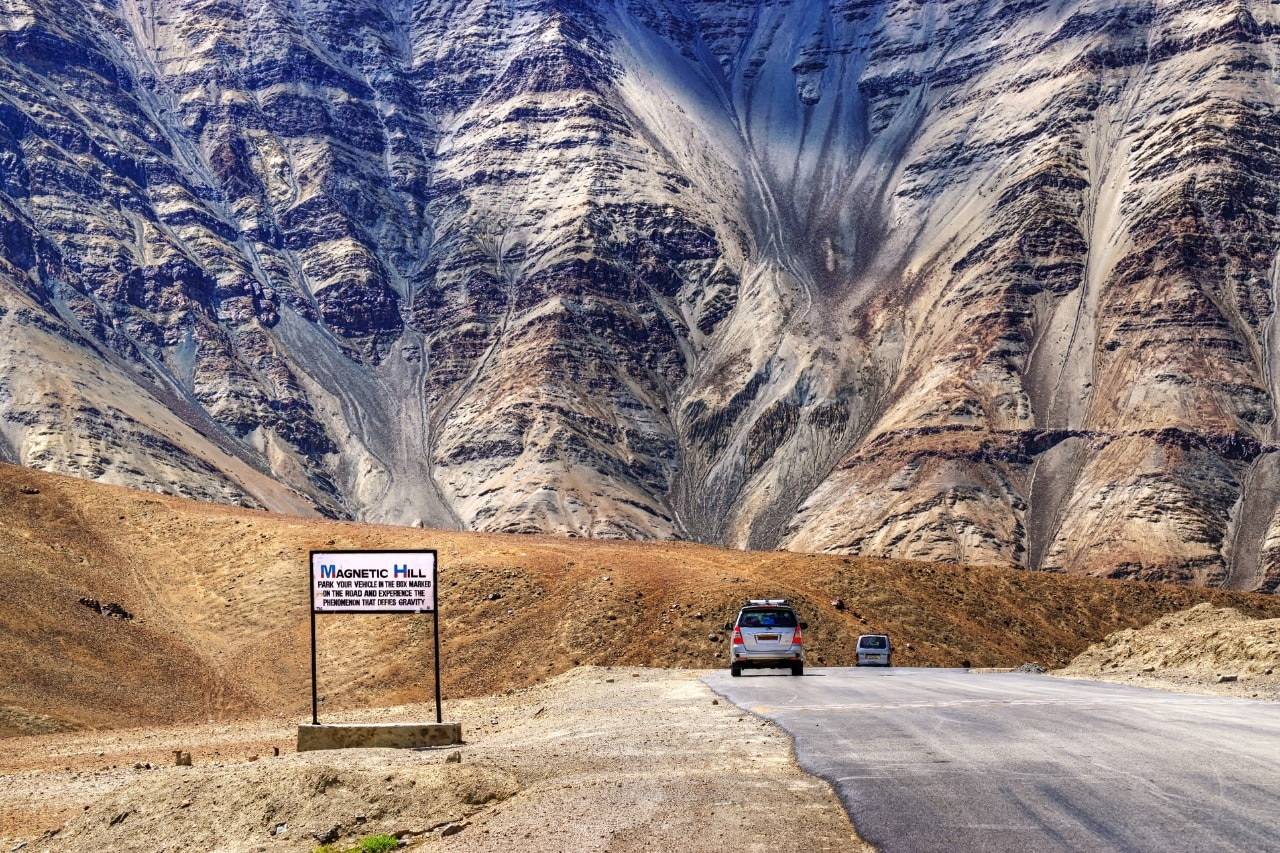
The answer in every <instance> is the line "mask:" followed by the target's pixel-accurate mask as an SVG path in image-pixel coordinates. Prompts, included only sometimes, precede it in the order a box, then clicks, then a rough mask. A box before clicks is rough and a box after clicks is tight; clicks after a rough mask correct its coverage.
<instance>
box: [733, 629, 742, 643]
mask: <svg viewBox="0 0 1280 853" xmlns="http://www.w3.org/2000/svg"><path fill="white" fill-rule="evenodd" d="M733 644H734V645H735V646H740V645H742V629H741V628H739V627H738V626H737V625H734V626H733Z"/></svg>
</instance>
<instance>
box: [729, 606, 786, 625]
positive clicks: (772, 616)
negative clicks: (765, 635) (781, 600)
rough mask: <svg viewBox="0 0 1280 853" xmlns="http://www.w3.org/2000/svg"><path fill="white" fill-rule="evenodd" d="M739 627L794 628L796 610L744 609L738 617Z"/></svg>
mask: <svg viewBox="0 0 1280 853" xmlns="http://www.w3.org/2000/svg"><path fill="white" fill-rule="evenodd" d="M738 627H739V628H794V627H796V612H795V611H794V610H744V611H742V616H741V617H739V619H738Z"/></svg>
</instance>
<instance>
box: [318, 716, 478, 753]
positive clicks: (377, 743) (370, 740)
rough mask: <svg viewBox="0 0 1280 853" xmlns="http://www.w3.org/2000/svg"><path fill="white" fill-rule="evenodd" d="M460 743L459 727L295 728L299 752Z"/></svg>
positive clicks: (352, 726) (366, 726) (460, 730)
mask: <svg viewBox="0 0 1280 853" xmlns="http://www.w3.org/2000/svg"><path fill="white" fill-rule="evenodd" d="M455 743H462V724H461V723H373V724H369V725H354V724H353V725H337V726H313V725H306V724H304V725H301V726H298V752H310V751H311V750H315V749H417V748H420V747H424V746H450V745H452V744H455Z"/></svg>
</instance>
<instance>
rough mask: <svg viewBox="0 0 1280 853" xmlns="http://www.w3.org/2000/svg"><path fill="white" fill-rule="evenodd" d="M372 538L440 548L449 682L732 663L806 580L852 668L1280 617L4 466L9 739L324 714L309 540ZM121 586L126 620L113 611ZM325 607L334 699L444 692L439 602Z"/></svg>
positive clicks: (984, 573)
mask: <svg viewBox="0 0 1280 853" xmlns="http://www.w3.org/2000/svg"><path fill="white" fill-rule="evenodd" d="M360 548H402V549H410V548H435V549H437V550H438V552H439V558H440V586H441V594H440V602H441V605H440V606H441V635H442V643H443V655H442V659H443V663H444V668H443V671H444V679H443V681H444V694H445V696H446V697H448V698H459V697H465V696H480V695H485V694H501V693H503V692H505V691H507V690H514V689H519V688H522V687H527V686H529V685H532V684H535V683H537V682H539V681H542V680H545V679H547V678H550V677H552V676H555V675H557V674H560V673H563V672H566V671H567V670H569V669H571V668H572V667H574V666H578V665H592V664H594V665H627V666H647V667H670V668H674V667H686V668H697V667H717V666H721V665H723V658H724V654H725V639H724V637H723V631H722V630H721V629H722V625H723V623H724V622H725V621H727V620H730V619H732V618H733V616H734V614H735V613H736V611H737V608H738V606H739V605H740V604H741V603H742V601H743V600H744V599H745V598H747V597H785V598H790V599H794V600H795V601H796V602H797V603H798V605H799V607H800V609H801V610H802V612H803V613H804V614H805V617H806V618H807V620H808V622H809V624H810V629H809V630H808V631H807V632H806V634H805V639H806V642H807V645H808V649H809V656H810V663H811V664H813V665H817V666H821V665H849V664H851V663H852V662H853V647H854V641H855V639H856V637H857V635H858V634H860V633H864V632H887V633H889V634H891V635H892V636H893V637H894V639H895V642H896V644H897V647H898V651H897V653H896V655H895V658H896V660H897V661H898V662H899V663H900V664H902V665H904V666H961V665H966V664H969V665H972V666H974V667H984V666H1017V665H1019V664H1022V663H1025V662H1028V661H1034V662H1036V663H1040V664H1043V665H1045V666H1048V667H1059V666H1063V665H1065V664H1066V663H1067V662H1069V661H1070V660H1071V659H1072V658H1074V657H1075V656H1076V655H1078V654H1080V653H1081V652H1082V651H1084V650H1085V649H1086V648H1087V647H1088V646H1089V645H1090V644H1091V643H1094V642H1097V641H1099V640H1101V639H1102V638H1103V637H1105V636H1106V635H1108V634H1110V633H1111V632H1113V631H1116V630H1119V629H1122V628H1131V627H1137V626H1141V625H1145V624H1147V623H1149V622H1151V621H1153V620H1155V619H1158V618H1160V617H1161V616H1163V615H1165V614H1168V613H1174V612H1177V611H1179V610H1184V609H1186V608H1188V607H1191V606H1193V605H1195V604H1198V603H1200V602H1204V601H1207V602H1212V603H1213V604H1214V605H1215V606H1231V607H1235V608H1237V609H1239V610H1241V611H1242V612H1244V613H1245V614H1246V615H1249V616H1267V617H1271V618H1276V617H1280V599H1278V598H1276V597H1274V596H1261V595H1248V594H1244V593H1230V592H1222V591H1215V590H1204V589H1193V588H1187V587H1173V586H1161V585H1154V584H1139V583H1126V582H1120V581H1109V580H1100V579H1097V578H1091V577H1069V576H1063V575H1050V574H1042V573H1034V572H1020V571H1015V570H1005V569H997V568H983V567H973V566H951V565H939V564H930V563H911V562H895V561H889V560H870V559H861V558H857V557H844V556H839V555H811V554H792V553H785V552H770V553H760V552H741V551H729V550H724V549H719V548H711V547H704V546H700V545H693V544H687V543H670V542H666V543H661V542H660V543H631V542H599V541H595V542H589V541H581V540H572V539H560V538H552V537H545V536H499V535H486V534H472V533H458V532H443V531H432V530H415V529H411V528H395V527H378V526H373V525H360V524H350V523H338V522H325V521H317V520H315V519H304V518H295V517H289V516H281V515H273V514H269V513H265V512H257V511H252V510H243V509H237V508H231V507H226V506H217V505H210V504H201V503H196V502H193V501H187V500H182V499H180V498H172V497H166V496H161V495H152V494H149V493H145V492H137V491H130V490H127V489H122V488H116V487H112V486H105V485H102V484H97V483H91V482H86V481H83V480H78V479H73V478H69V477H59V476H54V475H49V474H43V473H40V472H36V471H32V470H29V469H25V468H19V467H14V466H9V465H0V660H3V661H4V662H5V669H6V672H5V677H4V679H3V681H0V736H5V735H18V734H32V733H40V732H50V733H53V732H60V731H61V732H72V731H81V730H102V729H108V728H113V727H121V726H127V727H138V726H164V725H171V724H174V723H181V722H196V723H199V722H204V721H206V720H214V721H229V720H237V719H254V718H259V717H270V716H272V715H276V714H282V715H284V718H285V719H289V720H297V719H303V718H305V715H307V714H309V713H310V692H311V691H310V654H309V651H310V639H309V620H308V612H307V608H308V569H307V565H308V552H309V551H310V550H312V549H315V550H337V549H360ZM83 602H89V604H88V605H86V604H85V603H83ZM94 602H96V603H97V605H98V606H96V607H95V606H92V605H93V603H94ZM836 602H841V605H837V603H836ZM110 605H117V606H118V610H117V611H113V612H115V613H116V615H109V614H107V615H104V614H103V612H102V609H103V608H104V607H108V608H109V606H110ZM119 611H124V612H126V613H128V614H129V615H130V616H132V618H127V619H126V618H123V616H122V615H121V614H120V612H119ZM318 621H319V626H318V628H319V643H318V645H319V660H320V690H321V692H322V693H323V694H324V696H325V699H326V701H325V708H326V709H329V711H330V712H334V713H336V712H339V711H343V710H348V709H357V708H367V707H386V706H393V705H401V704H408V703H412V702H420V701H425V700H426V699H428V698H429V697H430V696H431V694H432V690H433V688H432V681H431V677H430V671H431V630H430V626H431V623H430V620H429V619H428V618H425V617H414V616H322V617H319V620H318Z"/></svg>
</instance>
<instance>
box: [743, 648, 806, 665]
mask: <svg viewBox="0 0 1280 853" xmlns="http://www.w3.org/2000/svg"><path fill="white" fill-rule="evenodd" d="M729 663H730V665H736V666H740V667H742V668H743V669H786V668H787V667H789V666H793V665H795V664H798V663H799V664H803V663H804V652H803V651H800V650H795V651H792V652H790V653H788V654H785V655H779V654H777V653H776V652H766V653H761V652H745V653H736V654H732V653H731V654H730V655H729Z"/></svg>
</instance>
